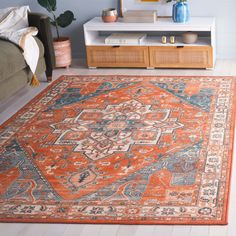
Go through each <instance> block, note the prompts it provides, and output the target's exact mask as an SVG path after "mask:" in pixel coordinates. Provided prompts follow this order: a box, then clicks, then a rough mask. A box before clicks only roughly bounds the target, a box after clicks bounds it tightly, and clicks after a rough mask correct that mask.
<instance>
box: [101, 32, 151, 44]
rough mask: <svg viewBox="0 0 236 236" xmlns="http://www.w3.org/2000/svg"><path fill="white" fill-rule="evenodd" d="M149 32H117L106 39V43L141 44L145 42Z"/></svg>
mask: <svg viewBox="0 0 236 236" xmlns="http://www.w3.org/2000/svg"><path fill="white" fill-rule="evenodd" d="M146 37H147V34H141V33H137V34H135V33H115V34H111V35H110V36H108V37H107V38H106V39H105V44H110V45H140V44H143V43H144V40H145V38H146Z"/></svg>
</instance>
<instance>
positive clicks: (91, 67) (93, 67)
mask: <svg viewBox="0 0 236 236" xmlns="http://www.w3.org/2000/svg"><path fill="white" fill-rule="evenodd" d="M88 68H89V69H93V70H94V69H97V67H95V66H89V67H88Z"/></svg>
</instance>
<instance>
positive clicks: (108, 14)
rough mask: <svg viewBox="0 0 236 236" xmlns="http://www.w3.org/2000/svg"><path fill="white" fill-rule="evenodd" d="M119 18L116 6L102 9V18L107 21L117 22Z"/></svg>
mask: <svg viewBox="0 0 236 236" xmlns="http://www.w3.org/2000/svg"><path fill="white" fill-rule="evenodd" d="M117 19H118V13H117V10H116V9H115V8H108V9H105V10H103V11H102V20H103V21H104V22H105V23H111V22H115V21H117Z"/></svg>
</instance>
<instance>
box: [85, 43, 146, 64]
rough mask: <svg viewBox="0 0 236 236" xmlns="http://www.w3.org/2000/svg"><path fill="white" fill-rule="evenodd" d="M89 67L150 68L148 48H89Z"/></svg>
mask: <svg viewBox="0 0 236 236" xmlns="http://www.w3.org/2000/svg"><path fill="white" fill-rule="evenodd" d="M86 48H87V63H88V66H89V67H149V51H148V47H146V46H138V47H136V46H87V47H86Z"/></svg>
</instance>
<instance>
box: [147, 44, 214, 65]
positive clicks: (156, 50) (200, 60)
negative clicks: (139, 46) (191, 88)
mask: <svg viewBox="0 0 236 236" xmlns="http://www.w3.org/2000/svg"><path fill="white" fill-rule="evenodd" d="M149 53H150V66H151V67H157V68H212V67H213V49H212V47H210V46H196V47H194V46H186V47H174V46H170V47H149Z"/></svg>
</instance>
